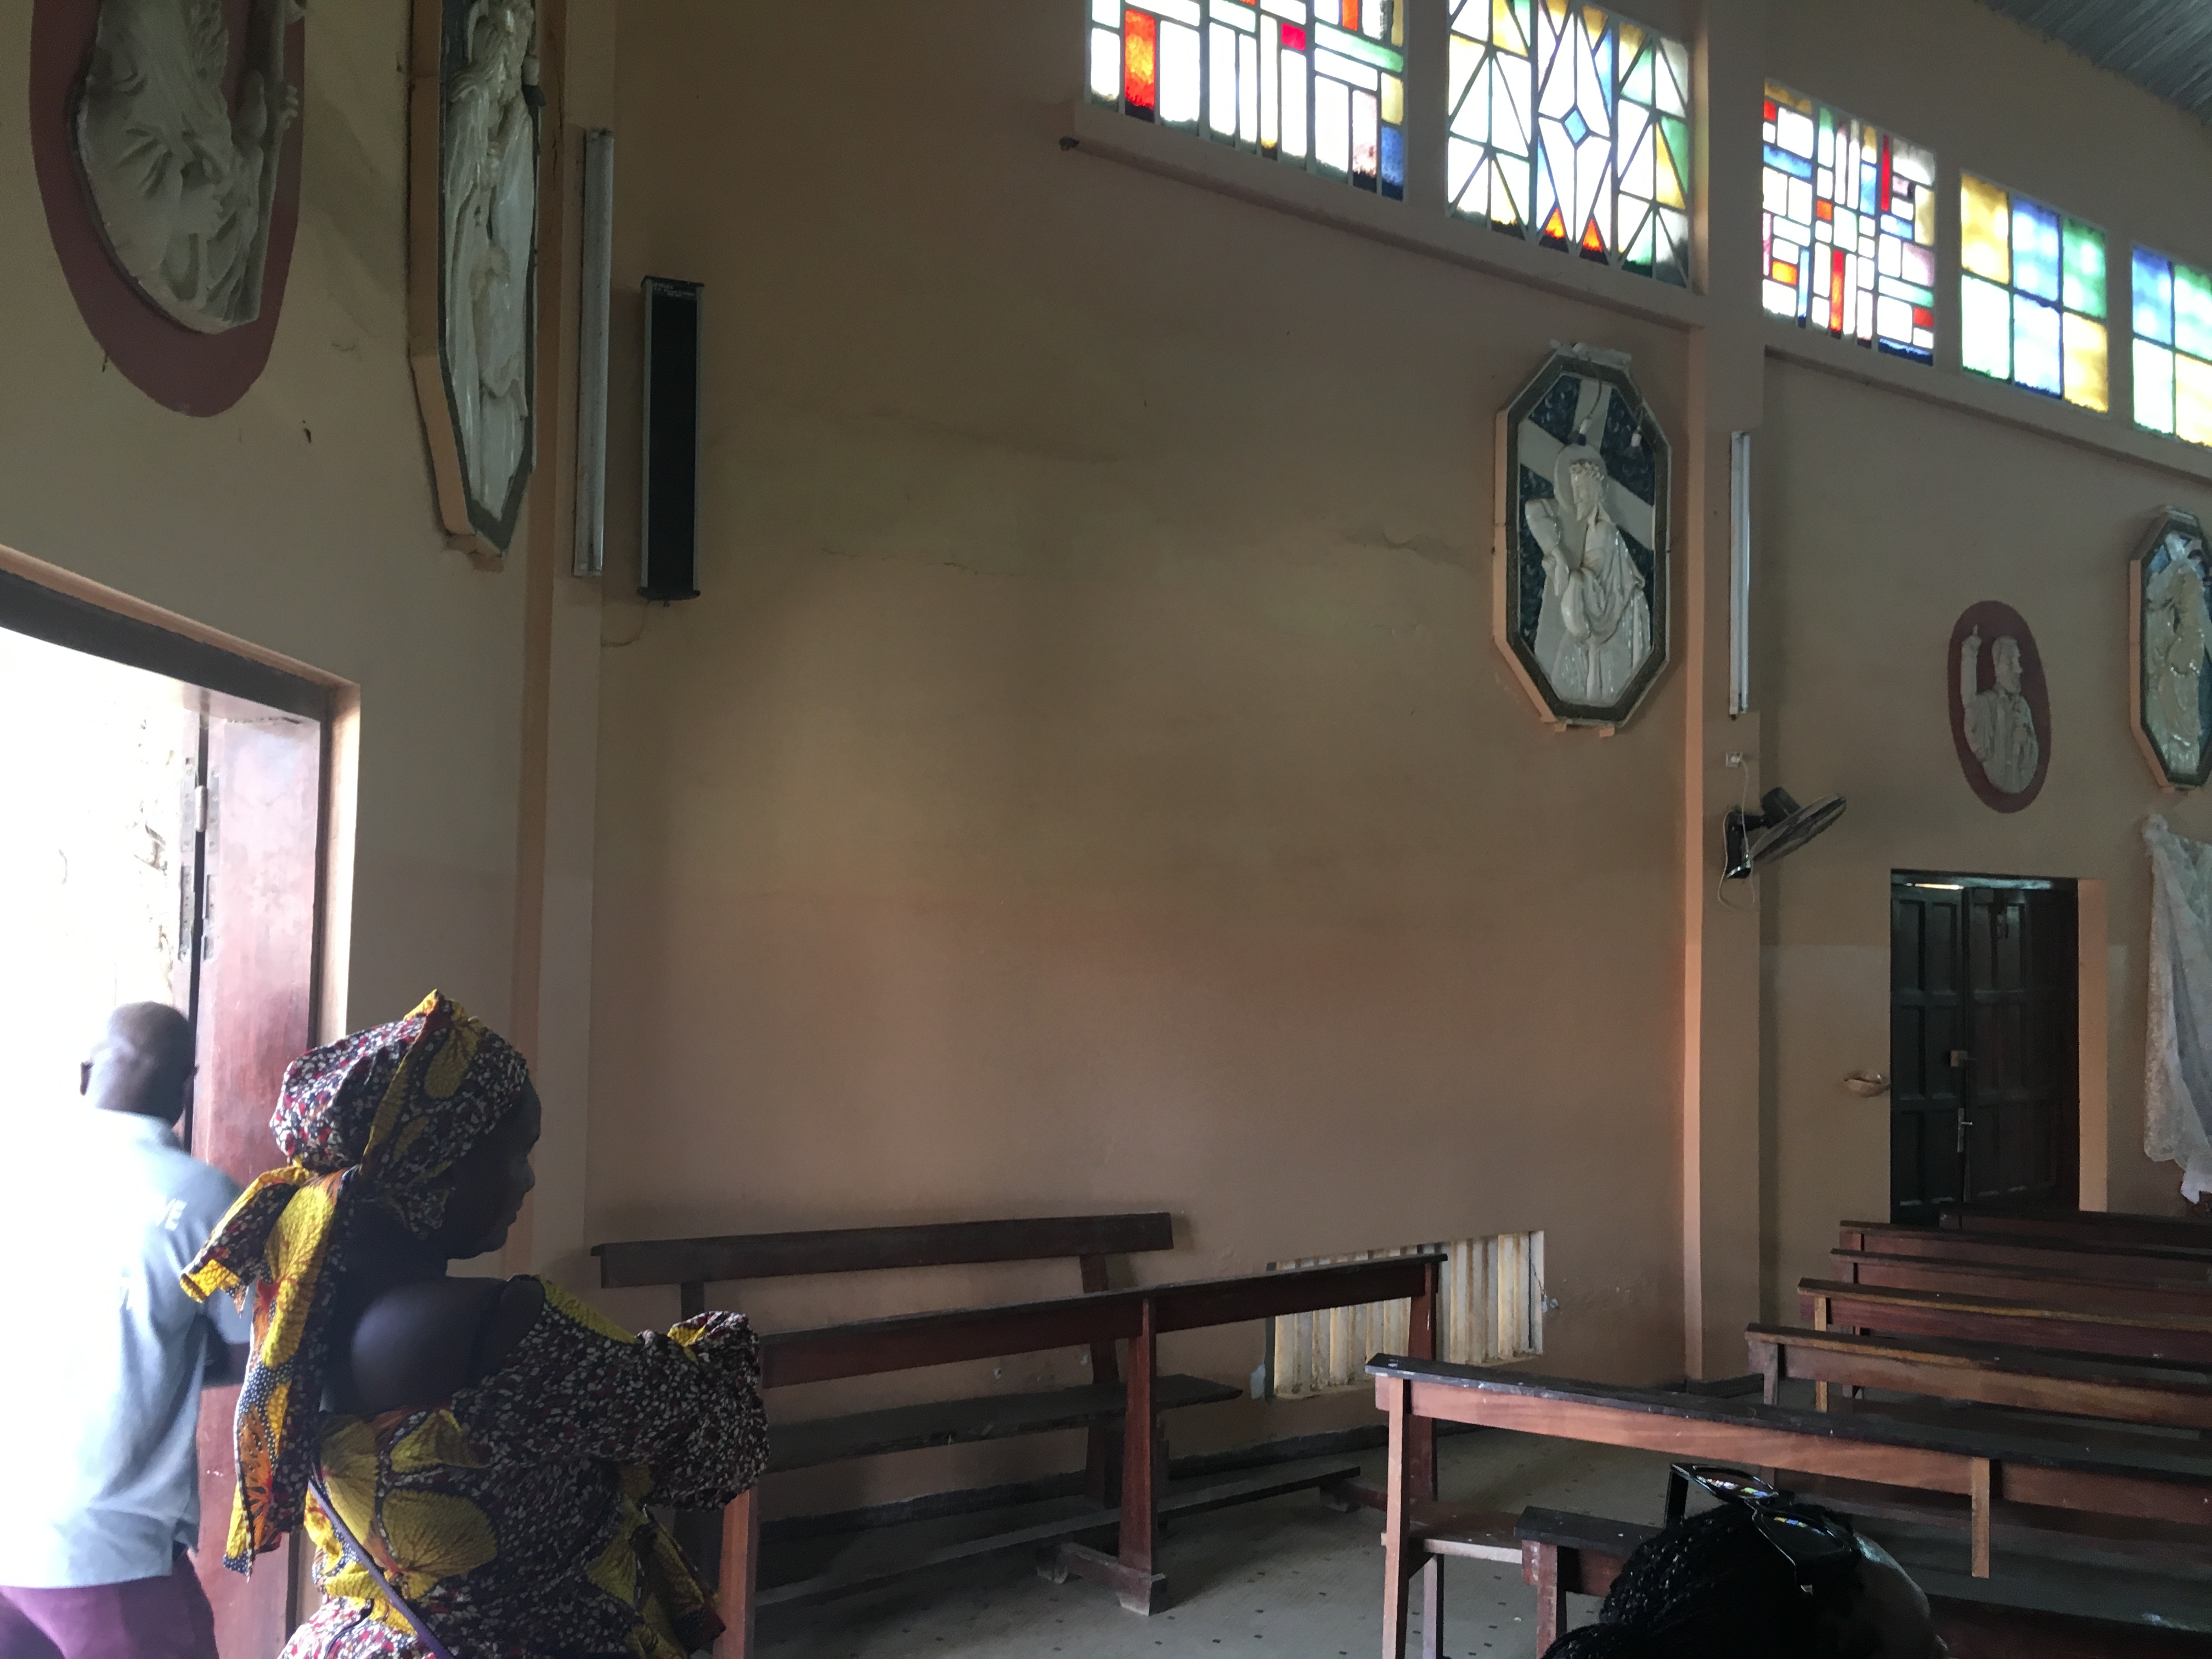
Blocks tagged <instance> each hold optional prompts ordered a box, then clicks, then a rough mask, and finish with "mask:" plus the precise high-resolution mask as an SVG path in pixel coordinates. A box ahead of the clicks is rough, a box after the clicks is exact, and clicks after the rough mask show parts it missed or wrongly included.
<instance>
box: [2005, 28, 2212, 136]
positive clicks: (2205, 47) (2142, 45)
mask: <svg viewBox="0 0 2212 1659" xmlns="http://www.w3.org/2000/svg"><path fill="white" fill-rule="evenodd" d="M1982 3H1983V4H1984V5H1985V6H1987V7H1989V8H1990V9H1991V10H1992V11H2001V12H2002V13H2003V14H2004V15H2006V16H2008V17H2010V18H2014V19H2015V20H2017V21H2020V22H2022V23H2025V24H2027V26H2028V27H2030V28H2032V29H2034V30H2036V31H2037V32H2038V33H2041V34H2045V35H2047V36H2049V37H2050V38H2051V40H2057V41H2058V42H2060V43H2061V44H2062V45H2064V46H2071V47H2073V49H2074V50H2075V51H2076V52H2080V53H2081V55H2082V56H2083V57H2084V58H2087V59H2088V60H2089V61H2090V62H2091V63H2093V64H2099V65H2100V66H2101V67H2103V68H2105V69H2108V70H2112V71H2113V72H2114V73H2115V74H2118V75H2124V76H2127V78H2128V79H2129V80H2130V81H2132V82H2135V83H2136V85H2137V86H2139V87H2141V88H2143V89H2144V90H2145V91H2147V92H2153V93H2155V94H2158V95H2159V96H2160V98H2163V99H2166V100H2167V101H2169V102H2171V103H2174V104H2178V105H2179V106H2181V107H2182V108H2183V109H2185V110H2187V111H2188V112H2190V113H2191V114H2192V115H2195V116H2197V117H2198V118H2201V119H2203V120H2207V121H2212V0H1982Z"/></svg>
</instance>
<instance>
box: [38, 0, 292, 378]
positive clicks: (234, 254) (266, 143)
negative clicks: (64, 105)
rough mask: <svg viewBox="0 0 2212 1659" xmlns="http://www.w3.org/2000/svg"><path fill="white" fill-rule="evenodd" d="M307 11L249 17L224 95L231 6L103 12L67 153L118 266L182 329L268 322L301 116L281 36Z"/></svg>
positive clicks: (283, 6)
mask: <svg viewBox="0 0 2212 1659" xmlns="http://www.w3.org/2000/svg"><path fill="white" fill-rule="evenodd" d="M301 15H302V11H301V7H300V5H299V4H298V3H297V0H254V3H253V4H252V5H251V6H250V7H249V8H248V12H247V21H246V40H245V54H244V57H245V68H244V70H243V72H242V74H241V75H240V79H239V87H238V95H237V99H236V101H235V104H233V102H232V100H229V99H227V98H226V97H225V96H224V94H223V87H222V79H223V71H224V69H225V67H226V65H227V64H228V58H229V53H230V32H229V30H228V27H226V26H225V23H224V21H223V7H222V0H101V4H100V21H99V26H98V31H97V33H96V34H95V36H94V45H93V52H92V59H91V62H90V64H88V67H87V69H86V71H85V76H84V82H83V85H82V88H80V89H79V91H78V94H77V98H76V110H75V114H74V118H73V120H72V122H71V124H70V142H71V144H72V147H73V148H74V149H75V152H76V161H77V166H78V168H79V170H80V171H81V172H82V175H83V179H84V183H85V188H86V192H87V194H88V196H89V197H90V198H91V201H92V204H93V208H94V216H95V218H96V219H97V221H98V223H99V227H100V233H101V234H102V235H103V236H104V237H105V239H106V243H107V246H108V249H109V252H111V253H112V255H113V257H114V259H115V263H116V264H117V265H118V267H119V268H120V269H121V270H122V271H123V272H124V274H125V276H127V277H128V278H129V279H130V281H131V283H132V285H133V286H134V287H135V288H136V289H137V291H138V292H139V293H140V294H141V295H143V296H144V298H145V299H146V300H148V301H149V302H151V303H152V304H153V305H154V306H155V307H158V308H159V309H160V310H161V312H162V313H164V314H165V315H167V316H168V317H170V318H171V319H173V320H175V321H176V322H179V323H180V324H182V325H184V326H185V327H186V328H189V329H192V330H195V331H198V332H200V333H203V334H217V333H222V332H223V331H227V330H229V329H234V328H237V327H239V326H240V325H243V324H246V323H250V322H252V321H253V320H254V319H256V318H257V317H258V316H259V315H260V313H261V299H262V293H261V289H262V274H263V271H264V270H265V268H266V266H267V264H268V258H269V234H270V220H271V217H272V216H273V213H274V211H275V205H276V179H277V172H278V168H279V167H280V164H281V161H282V158H283V149H284V135H285V131H286V130H287V129H288V128H289V126H290V125H291V124H292V122H293V121H294V120H295V118H297V117H298V114H299V103H298V95H297V94H296V92H295V90H294V89H293V88H292V87H291V86H290V84H289V82H288V81H287V78H286V72H285V64H284V39H285V30H286V29H287V28H288V27H289V26H290V25H291V24H292V23H294V22H295V21H298V19H299V18H300V17H301Z"/></svg>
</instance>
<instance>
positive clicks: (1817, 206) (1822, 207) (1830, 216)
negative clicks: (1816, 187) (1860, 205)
mask: <svg viewBox="0 0 2212 1659" xmlns="http://www.w3.org/2000/svg"><path fill="white" fill-rule="evenodd" d="M1813 216H1814V218H1815V219H1826V220H1827V221H1828V222H1830V223H1831V224H1832V223H1834V222H1835V217H1836V204H1834V203H1833V202H1815V203H1814V204H1813Z"/></svg>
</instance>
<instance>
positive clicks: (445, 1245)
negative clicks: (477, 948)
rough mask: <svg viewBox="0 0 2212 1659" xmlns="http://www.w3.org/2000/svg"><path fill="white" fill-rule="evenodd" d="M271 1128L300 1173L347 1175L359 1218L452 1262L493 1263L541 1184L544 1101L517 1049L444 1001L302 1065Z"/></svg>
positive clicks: (319, 1052)
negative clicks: (535, 1172)
mask: <svg viewBox="0 0 2212 1659" xmlns="http://www.w3.org/2000/svg"><path fill="white" fill-rule="evenodd" d="M270 1129H271V1130H273V1131H274V1132H275V1134H276V1144H277V1146H280V1147H282V1148H283V1150H284V1152H286V1153H288V1154H289V1156H290V1157H291V1158H292V1159H293V1161H294V1162H295V1164H299V1165H300V1166H301V1169H303V1170H307V1171H308V1172H310V1173H312V1174H314V1175H318V1176H330V1175H339V1174H344V1175H345V1176H347V1183H348V1189H349V1194H350V1195H351V1197H352V1198H353V1199H355V1200H360V1202H359V1203H357V1204H350V1205H349V1207H351V1208H353V1209H355V1211H356V1213H360V1214H364V1215H370V1214H373V1215H374V1216H375V1217H378V1218H388V1220H389V1221H392V1222H397V1223H398V1225H399V1226H400V1227H401V1228H402V1229H404V1231H405V1232H406V1234H407V1235H408V1236H409V1237H412V1238H413V1239H415V1240H416V1241H417V1242H418V1243H422V1244H428V1245H432V1246H435V1248H436V1249H438V1250H440V1251H441V1252H442V1253H443V1254H444V1255H446V1256H447V1257H449V1258H451V1257H467V1256H472V1255H483V1254H485V1253H486V1252H488V1251H490V1250H495V1249H498V1248H499V1246H500V1245H501V1243H503V1242H504V1241H505V1240H506V1237H507V1229H508V1228H509V1227H511V1226H512V1225H513V1223H514V1219H515V1217H516V1216H517V1215H518V1214H519V1213H520V1211H521V1208H522V1200H524V1198H525V1197H526V1196H527V1195H528V1194H529V1192H530V1189H531V1188H532V1184H533V1182H534V1178H533V1177H532V1175H531V1172H530V1152H531V1148H532V1147H533V1146H536V1144H537V1141H538V1093H537V1091H536V1090H534V1089H533V1088H532V1086H531V1083H530V1069H529V1067H528V1066H526V1065H525V1064H524V1062H523V1059H522V1056H521V1055H520V1054H518V1053H517V1052H516V1051H515V1050H514V1048H513V1047H512V1046H510V1045H509V1044H508V1043H507V1042H506V1041H505V1040H504V1039H503V1038H501V1036H499V1035H498V1034H497V1033H496V1032H495V1031H493V1030H491V1029H490V1028H489V1027H488V1026H486V1025H485V1024H483V1021H481V1020H479V1019H477V1018H474V1017H473V1016H472V1015H471V1014H470V1013H469V1012H468V1011H467V1010H465V1009H464V1008H462V1007H461V1006H459V1005H458V1004H456V1003H455V1002H453V1000H451V999H450V998H447V997H445V996H441V995H440V994H438V993H436V992H435V991H434V992H432V993H431V994H430V995H429V996H428V998H426V999H425V1000H423V1002H422V1005H421V1006H418V1007H417V1008H416V1010H415V1011H414V1012H412V1013H410V1014H409V1015H408V1016H407V1017H406V1018H404V1019H399V1020H394V1021H392V1023H391V1024H388V1025H380V1026H377V1027H375V1028H374V1029H373V1030H367V1031H356V1033H354V1034H353V1035H352V1036H349V1037H343V1038H341V1039H340V1040H339V1041H338V1042H333V1043H330V1044H327V1045H326V1046H325V1047H323V1048H317V1049H315V1050H313V1052H312V1053H309V1054H302V1055H301V1057H300V1058H299V1059H297V1060H294V1061H293V1062H292V1064H291V1065H290V1066H288V1067H287V1068H286V1070H285V1073H284V1084H283V1089H282V1090H281V1091H280V1092H279V1094H278V1097H277V1103H276V1113H275V1115H273V1116H272V1117H271V1118H270Z"/></svg>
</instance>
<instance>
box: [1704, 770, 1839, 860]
mask: <svg viewBox="0 0 2212 1659" xmlns="http://www.w3.org/2000/svg"><path fill="white" fill-rule="evenodd" d="M1843 815H1844V798H1843V797H1842V796H1841V795H1826V796H1823V797H1822V798H1821V799H1819V800H1816V801H1814V803H1813V804H1812V805H1810V806H1800V805H1798V804H1797V802H1796V799H1795V798H1794V797H1793V796H1792V795H1791V794H1790V792H1789V791H1788V790H1787V789H1770V790H1768V791H1767V792H1766V793H1765V794H1764V795H1762V796H1760V797H1759V811H1756V812H1746V811H1744V810H1743V809H1742V808H1741V807H1740V806H1731V807H1729V813H1728V823H1727V829H1726V835H1727V845H1726V847H1725V848H1723V854H1722V857H1723V869H1722V872H1721V874H1722V877H1723V879H1725V880H1728V881H1741V880H1743V879H1745V878H1747V877H1748V876H1750V875H1751V874H1752V873H1753V872H1754V871H1756V870H1757V869H1758V868H1759V866H1762V865H1767V864H1771V863H1773V862H1774V860H1777V859H1780V858H1787V857H1789V855H1790V854H1792V853H1794V852H1796V850H1797V849H1798V848H1801V847H1802V846H1803V845H1804V844H1805V843H1806V842H1808V841H1810V840H1812V839H1813V837H1814V836H1817V835H1819V834H1820V832H1821V831H1822V830H1823V829H1826V828H1827V827H1828V826H1829V825H1830V824H1832V823H1834V822H1835V821H1836V820H1837V819H1838V818H1839V817H1843Z"/></svg>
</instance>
